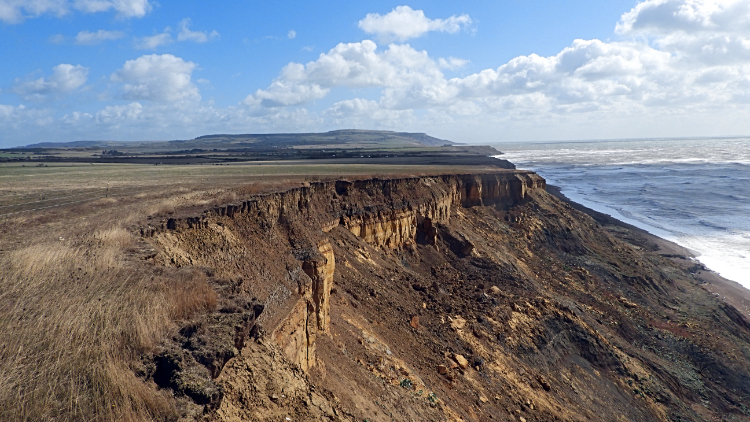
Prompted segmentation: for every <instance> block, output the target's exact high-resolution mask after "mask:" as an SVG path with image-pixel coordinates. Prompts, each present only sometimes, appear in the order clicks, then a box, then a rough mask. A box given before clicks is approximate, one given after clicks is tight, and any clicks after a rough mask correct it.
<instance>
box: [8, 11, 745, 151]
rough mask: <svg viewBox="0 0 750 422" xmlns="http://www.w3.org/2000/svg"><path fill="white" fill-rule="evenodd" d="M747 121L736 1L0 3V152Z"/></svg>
mask: <svg viewBox="0 0 750 422" xmlns="http://www.w3.org/2000/svg"><path fill="white" fill-rule="evenodd" d="M348 128H358V129H377V130H396V131H408V132H425V133H428V134H430V135H432V136H436V137H439V138H442V139H448V140H452V141H457V142H467V143H488V142H504V141H514V142H518V141H544V140H577V139H617V138H642V137H646V138H654V137H684V136H690V137H696V136H743V135H750V0H646V1H632V0H631V1H624V0H608V1H605V2H592V1H590V0H586V1H583V0H573V1H566V2H560V1H551V0H550V1H541V0H496V1H492V2H488V1H486V0H485V1H475V0H465V1H462V2H453V1H435V0H433V1H411V2H403V1H396V2H392V1H381V0H376V1H368V2H349V1H347V2H344V1H340V0H327V1H324V2H321V1H288V0H277V1H275V2H260V1H247V0H238V1H232V2H221V1H220V2H204V1H192V0H183V1H179V2H178V1H171V0H160V1H158V2H157V1H155V0H0V147H2V148H7V147H13V146H19V145H26V144H31V143H36V142H63V141H77V140H118V141H143V140H174V139H192V138H194V137H197V136H201V135H206V134H214V133H271V132H320V131H328V130H335V129H348Z"/></svg>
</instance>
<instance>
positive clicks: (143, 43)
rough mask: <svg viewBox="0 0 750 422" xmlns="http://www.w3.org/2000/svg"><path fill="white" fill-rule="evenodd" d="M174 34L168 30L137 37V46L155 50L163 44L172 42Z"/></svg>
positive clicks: (140, 48) (141, 48)
mask: <svg viewBox="0 0 750 422" xmlns="http://www.w3.org/2000/svg"><path fill="white" fill-rule="evenodd" d="M173 42H174V40H172V36H171V35H169V33H167V32H162V33H161V34H156V35H153V36H150V37H143V38H136V40H135V48H137V49H139V50H155V49H157V48H159V47H161V46H163V45H169V44H172V43H173Z"/></svg>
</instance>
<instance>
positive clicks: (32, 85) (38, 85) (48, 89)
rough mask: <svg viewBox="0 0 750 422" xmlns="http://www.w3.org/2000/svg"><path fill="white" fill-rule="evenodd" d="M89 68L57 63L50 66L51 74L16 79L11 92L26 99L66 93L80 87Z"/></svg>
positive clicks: (44, 97) (39, 98)
mask: <svg viewBox="0 0 750 422" xmlns="http://www.w3.org/2000/svg"><path fill="white" fill-rule="evenodd" d="M88 74H89V69H88V68H86V67H83V66H81V65H76V66H74V65H71V64H65V63H63V64H59V65H57V66H55V67H54V68H52V76H50V77H49V78H45V77H41V78H38V79H31V80H25V81H24V80H21V79H16V81H15V84H14V85H13V92H15V93H16V94H18V95H20V96H21V97H23V98H24V99H26V100H35V101H39V100H45V99H47V98H48V97H49V96H51V95H56V94H67V93H70V92H72V91H75V90H76V89H78V88H80V87H82V86H83V85H84V84H85V83H86V80H87V79H88Z"/></svg>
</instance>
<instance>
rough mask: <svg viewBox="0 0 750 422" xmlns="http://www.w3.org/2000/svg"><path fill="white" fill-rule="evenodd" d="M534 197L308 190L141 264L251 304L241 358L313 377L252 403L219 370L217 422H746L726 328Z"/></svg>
mask: <svg viewBox="0 0 750 422" xmlns="http://www.w3.org/2000/svg"><path fill="white" fill-rule="evenodd" d="M543 188H544V180H543V179H542V178H540V177H538V176H536V175H534V174H533V173H528V172H500V173H495V174H485V175H449V176H436V177H425V178H407V179H395V180H377V179H374V180H364V181H354V182H350V181H339V182H336V183H316V184H311V185H310V186H309V187H304V188H300V189H292V190H290V191H287V192H282V193H278V194H271V195H265V196H260V197H256V198H252V199H248V200H245V201H241V202H238V203H236V204H232V205H229V206H223V207H217V208H215V209H212V210H208V211H207V212H206V213H204V214H203V215H202V216H199V217H192V218H174V219H171V220H166V221H163V222H160V223H159V224H156V225H153V227H154V228H153V229H151V228H147V229H145V230H144V233H143V234H144V237H146V238H147V239H148V241H149V242H151V243H152V244H153V245H154V247H155V249H156V250H157V251H158V253H157V254H156V255H155V256H153V257H152V258H149V259H152V260H153V261H154V262H155V263H160V264H163V265H168V266H194V267H210V268H211V269H212V271H213V272H214V274H213V276H212V280H213V282H215V283H216V284H217V285H219V286H221V288H222V289H224V292H225V293H224V294H227V295H243V296H244V297H256V298H258V300H259V301H260V302H261V303H262V304H263V305H264V306H265V308H264V309H265V310H264V312H263V314H262V316H261V317H260V323H261V324H263V326H264V327H265V328H266V330H267V332H268V333H269V334H270V335H268V336H266V337H265V338H266V339H269V340H272V341H273V343H275V344H274V345H269V347H268V348H266V349H267V350H268V351H265V352H263V351H262V350H261V349H263V350H266V349H264V348H262V347H255V346H256V345H257V343H255V344H254V345H253V348H252V349H253V352H252V355H251V356H256V355H257V356H265V355H263V353H274V352H273V351H274V350H281V351H283V355H284V359H285V361H288V362H290V363H293V364H296V367H297V368H300V369H301V370H302V371H304V372H306V373H307V374H309V376H310V377H309V379H308V378H305V377H304V376H301V375H300V373H301V372H300V373H296V372H294V371H295V370H294V369H293V366H294V365H292V366H287V365H277V364H276V363H274V364H273V365H277V366H273V367H272V369H273V368H281V369H278V370H280V371H282V372H281V373H279V377H278V379H287V380H293V381H294V387H293V388H288V389H286V390H284V389H283V388H282V387H281V386H279V385H278V384H275V383H272V382H270V381H269V382H268V385H266V386H265V388H264V387H263V386H262V385H261V386H258V385H255V384H248V383H251V382H252V381H247V382H245V383H243V382H239V381H237V380H259V379H261V378H259V377H258V376H257V374H258V373H263V374H264V377H272V375H273V374H272V372H273V371H271V370H270V369H269V368H266V367H263V368H260V369H259V370H257V371H256V370H255V369H253V365H265V364H264V363H263V362H262V361H264V359H260V360H257V359H256V360H254V361H253V360H252V359H251V358H250V357H249V356H237V357H234V358H231V359H230V360H229V362H228V363H227V364H226V366H225V369H224V370H223V371H222V373H221V374H220V375H219V377H218V378H217V380H220V381H219V384H220V385H221V386H225V390H222V391H227V392H228V395H227V397H228V398H226V399H225V400H224V401H222V402H221V403H219V404H218V405H214V407H215V408H217V409H218V410H216V413H215V416H216V418H218V419H223V420H233V419H231V417H230V415H243V416H242V418H243V419H250V420H264V419H269V418H283V415H282V413H283V412H288V413H284V414H292V415H293V416H294V415H296V416H299V417H298V419H304V418H315V417H326V418H329V419H333V420H363V419H365V418H367V419H368V420H372V421H386V420H404V421H406V420H464V421H484V420H489V419H490V418H493V419H496V420H519V419H520V418H521V417H523V418H524V419H525V420H528V421H542V420H635V421H671V420H695V421H698V420H710V419H712V418H724V419H725V420H736V421H742V420H749V418H750V409H748V408H747V405H746V404H745V403H746V402H747V398H748V397H750V382H748V381H750V330H749V329H748V328H747V327H748V326H747V324H745V323H743V321H744V320H743V319H742V317H741V316H738V315H739V314H737V313H736V312H735V311H733V309H732V308H731V307H727V306H725V305H723V304H721V303H719V302H717V301H716V299H715V298H713V297H711V296H710V295H709V294H707V293H706V292H705V291H703V290H702V289H701V288H700V286H698V285H697V284H696V282H695V280H694V279H692V278H691V277H690V275H689V274H687V273H685V272H684V271H681V270H680V269H678V268H676V267H674V266H671V265H670V263H669V261H667V260H664V259H663V258H661V257H659V256H656V255H652V254H649V253H648V252H645V251H643V250H640V249H638V248H636V247H634V246H631V245H629V244H627V243H623V242H621V241H618V240H617V239H615V238H613V237H612V236H610V235H609V234H607V233H606V232H604V231H603V230H602V229H601V227H599V226H597V225H596V223H595V222H594V221H593V220H591V219H590V218H588V217H587V216H585V215H582V214H579V213H577V212H576V211H574V210H571V209H570V208H569V207H568V206H566V205H564V204H562V203H560V202H559V201H557V200H555V199H554V198H552V197H550V196H549V195H547V194H546V193H545V192H544V189H543ZM327 333H328V334H327ZM459 356H460V357H461V358H459ZM272 357H273V359H270V358H269V359H265V360H268V361H272V362H277V361H278V359H279V358H278V356H277V355H272ZM290 368H291V369H290ZM284 371H285V372H284ZM263 379H265V378H263ZM306 379H307V381H305V380H306ZM262 382H265V381H262ZM289 382H292V381H289ZM290 387H291V386H290ZM320 388H325V389H326V390H327V393H326V395H325V397H324V398H320V397H319V396H318V393H317V392H316V391H319V389H320ZM316 389H318V390H316ZM314 390H315V391H314ZM266 391H267V392H266ZM209 393H210V391H209ZM249 403H252V405H251V404H249ZM333 404H335V406H334V405H333ZM216 406H218V407H216ZM251 406H258V407H257V408H252V407H251ZM315 409H317V410H315ZM323 409H325V410H323ZM343 409H348V410H346V411H344V410H343ZM311 415H317V416H311ZM319 415H325V416H319ZM280 420H281V419H280Z"/></svg>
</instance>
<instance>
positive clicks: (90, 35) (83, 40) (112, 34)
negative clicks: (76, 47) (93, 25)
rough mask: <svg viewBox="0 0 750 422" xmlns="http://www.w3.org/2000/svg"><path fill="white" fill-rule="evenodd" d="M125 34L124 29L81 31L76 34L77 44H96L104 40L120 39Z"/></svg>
mask: <svg viewBox="0 0 750 422" xmlns="http://www.w3.org/2000/svg"><path fill="white" fill-rule="evenodd" d="M124 36H125V33H124V32H122V31H105V30H103V29H100V30H98V31H96V32H90V31H81V32H79V33H78V35H76V44H80V45H94V44H100V43H102V42H104V41H111V40H119V39H120V38H122V37H124Z"/></svg>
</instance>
